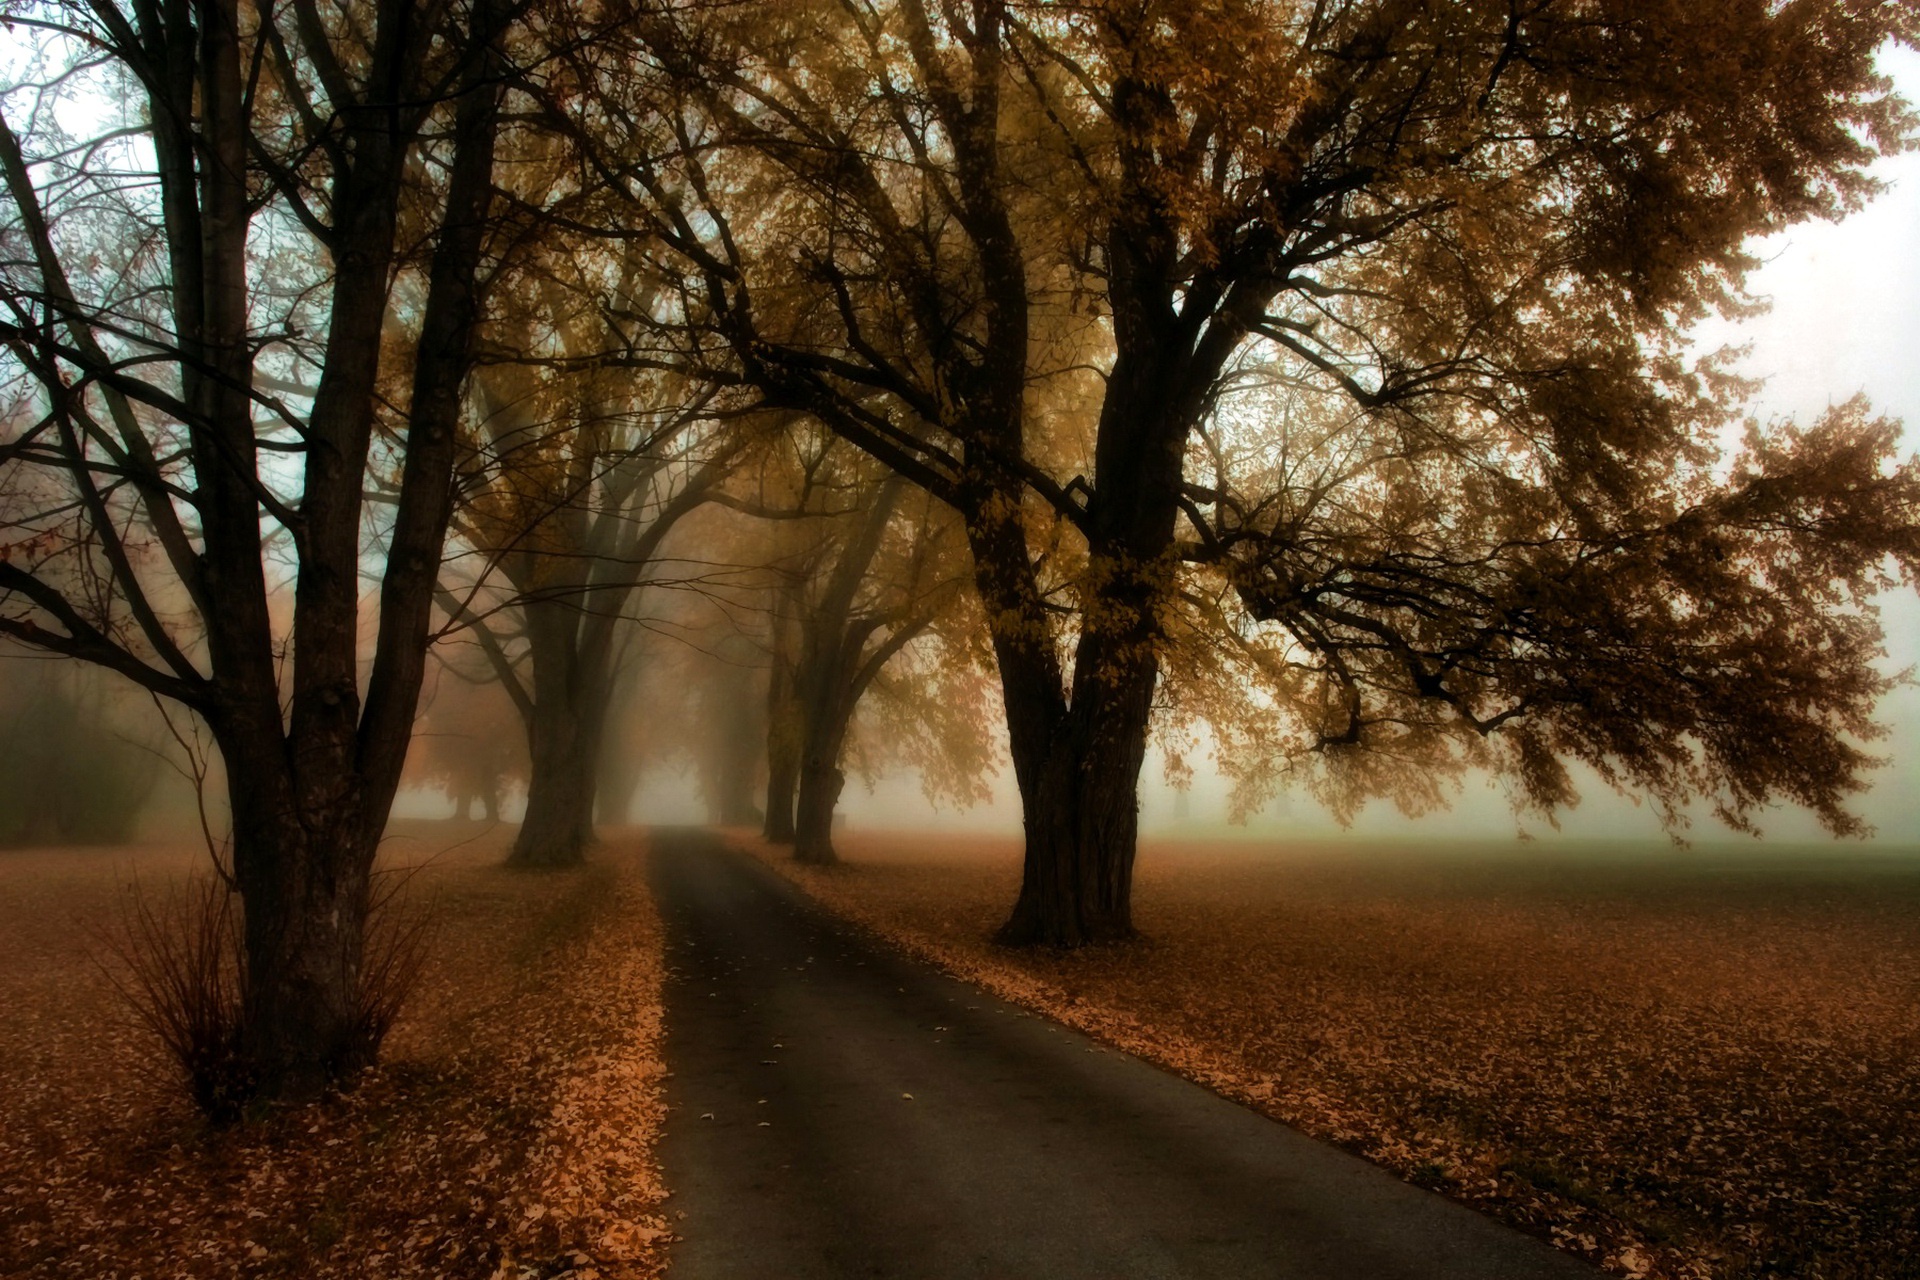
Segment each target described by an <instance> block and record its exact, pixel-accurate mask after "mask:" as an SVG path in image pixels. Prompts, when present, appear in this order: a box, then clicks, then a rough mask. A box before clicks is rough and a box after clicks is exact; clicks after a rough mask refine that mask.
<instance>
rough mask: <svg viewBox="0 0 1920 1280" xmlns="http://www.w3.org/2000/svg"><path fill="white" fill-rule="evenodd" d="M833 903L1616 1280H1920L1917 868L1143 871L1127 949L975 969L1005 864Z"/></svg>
mask: <svg viewBox="0 0 1920 1280" xmlns="http://www.w3.org/2000/svg"><path fill="white" fill-rule="evenodd" d="M741 843H742V844H744V845H746V846H747V847H749V848H751V849H753V850H754V851H756V852H757V853H759V854H760V855H761V856H762V857H766V858H768V859H769V860H770V861H774V862H775V863H776V865H778V866H780V868H781V869H782V870H783V871H784V872H785V873H786V874H788V875H790V876H792V877H794V878H795V879H796V880H797V881H798V882H799V883H800V884H802V885H803V886H804V887H806V888H807V889H809V890H810V891H811V892H813V893H814V894H815V895H817V896H818V897H820V898H821V899H822V900H824V901H825V902H826V903H828V904H829V905H830V906H832V907H834V908H836V909H837V910H839V911H841V912H842V913H843V914H846V915H848V916H850V917H853V918H855V919H857V920H859V921H861V922H863V923H865V924H867V925H868V926H870V927H872V928H874V929H876V930H877V931H879V932H880V933H882V934H884V935H886V936H888V937H890V938H892V939H894V940H895V941H897V942H898V943H900V944H902V945H904V946H905V947H906V948H908V949H909V950H911V951H914V952H916V953H919V954H921V955H923V956H926V957H928V958H930V959H932V960H934V961H935V962H936V963H939V964H941V965H943V966H945V967H947V968H949V969H951V970H953V971H955V972H957V973H959V974H961V975H962V976H965V977H969V978H972V979H974V980H977V981H980V982H982V983H983V984H984V985H986V986H988V987H990V988H992V989H994V990H995V991H997V992H998V993H1000V994H1001V995H1003V996H1006V997H1008V998H1011V999H1014V1000H1016V1001H1019V1002H1021V1003H1024V1004H1026V1005H1028V1006H1030V1007H1033V1008H1036V1009H1040V1010H1043V1011H1045V1012H1047V1013H1049V1014H1051V1015H1053V1016H1054V1017H1056V1018H1059V1019H1060V1020H1062V1021H1064V1022H1067V1023H1070V1024H1072V1025H1074V1026H1077V1027H1079V1028H1082V1029H1083V1030H1086V1031H1088V1032H1090V1033H1092V1034H1094V1035H1095V1036H1098V1037H1100V1038H1102V1039H1104V1040H1106V1041H1108V1042H1110V1043H1113V1044H1115V1045H1118V1046H1120V1047H1122V1048H1125V1049H1127V1050H1130V1051H1132V1052H1135V1053H1138V1054H1140V1055H1142V1056H1144V1057H1147V1058H1150V1059H1153V1060H1156V1061H1158V1062H1161V1063H1163V1064H1165V1065H1166V1066H1168V1067H1170V1068H1172V1069H1174V1070H1176V1071H1179V1072H1181V1073H1182V1074H1185V1075H1187V1076H1189V1077H1191V1078H1193V1079H1196V1080H1199V1081H1201V1082H1203V1083H1205V1084H1207V1085H1209V1086H1211V1087H1212V1088H1214V1089H1216V1090H1218V1091H1220V1092H1221V1093H1223V1094H1226V1095H1228V1096H1230V1097H1233V1098H1237V1099H1239V1100H1241V1101H1244V1102H1246V1103H1248V1104H1250V1105H1252V1106H1255V1107H1257V1108H1259V1109H1261V1110H1262V1111H1265V1112H1267V1113H1268V1114H1270V1115H1273V1116H1275V1117H1276V1118H1278V1119H1281V1120H1284V1121H1287V1122H1288V1123H1290V1124H1293V1125H1296V1126H1298V1127H1299V1128H1301V1129H1303V1130H1305V1131H1306V1132H1308V1133H1311V1134H1313V1135H1315V1136H1317V1137H1321V1138H1325V1139H1329V1140H1331V1141H1334V1142H1337V1143H1339V1144H1341V1145H1343V1146H1345V1147H1347V1148H1349V1149H1351V1150H1353V1151H1356V1152H1358V1153H1360V1154H1362V1155H1364V1156H1366V1157H1368V1158H1369V1159H1372V1160H1374V1161H1376V1162H1378V1163H1380V1164H1382V1165H1385V1166H1387V1167H1388V1168H1390V1169H1393V1170H1394V1171H1396V1172H1397V1173H1399V1174H1400V1175H1401V1176H1403V1177H1405V1178H1407V1179H1409V1180H1411V1181H1414V1182H1417V1183H1420V1184H1423V1185H1426V1186H1430V1187H1432V1188H1434V1189H1436V1190H1439V1191H1441V1192H1443V1193H1445V1194H1447V1195H1449V1196H1452V1197H1454V1198H1456V1199H1459V1200H1462V1201H1464V1202H1466V1203H1468V1204H1471V1205H1473V1206H1475V1207H1477V1208H1480V1209H1482V1210H1485V1211H1487V1212H1489V1213H1492V1214H1494V1215H1495V1216H1497V1217H1499V1218H1502V1219H1504V1220H1506V1221H1508V1222H1510V1223H1513V1224H1515V1225H1517V1226H1520V1227H1523V1228H1525V1229H1527V1230H1530V1231H1532V1232H1534V1233H1536V1234H1539V1235H1542V1236H1546V1237H1549V1238H1551V1239H1553V1240H1554V1241H1556V1242H1558V1243H1560V1244H1561V1245H1562V1246H1563V1247H1566V1248H1568V1249H1571V1250H1573V1251H1575V1252H1578V1253H1581V1254H1583V1255H1585V1256H1587V1257H1589V1258H1591V1259H1593V1260H1595V1261H1598V1262H1602V1263H1604V1264H1605V1265H1606V1266H1607V1267H1609V1268H1611V1269H1612V1270H1614V1271H1615V1272H1617V1273H1620V1274H1623V1275H1630V1276H1658V1277H1726V1278H1728V1280H1734V1278H1739V1280H1746V1278H1749V1277H1762V1276H1796V1277H1827V1278H1832V1280H1841V1278H1845V1280H1855V1278H1858V1280H1864V1278H1865V1277H1881V1278H1887V1277H1910V1276H1920V859H1909V860H1907V861H1905V862H1901V861H1899V860H1887V859H1871V858H1864V857H1860V856H1854V857H1852V858H1844V857H1835V856H1832V855H1829V856H1827V857H1825V858H1822V859H1819V860H1801V861H1794V860H1791V859H1780V858H1774V859H1771V860H1757V859H1756V858H1755V856H1754V855H1752V854H1749V855H1747V856H1746V857H1745V858H1744V859H1739V858H1730V857H1727V856H1723V855H1717V854H1710V853H1686V852H1675V851H1671V850H1664V851H1660V852H1658V853H1654V854H1639V855H1636V854H1632V853H1630V852H1628V851H1605V850H1594V849H1588V850H1584V851H1580V850H1574V851H1569V850H1567V849H1565V848H1560V849H1558V850H1556V849H1555V848H1554V847H1551V846H1537V847H1535V848H1533V849H1532V850H1531V851H1527V852H1522V851H1514V852H1505V853H1495V852H1487V851H1474V850H1471V849H1466V848H1458V849H1440V850H1433V849H1429V850H1424V851H1421V850H1413V849H1409V848H1402V849H1400V850H1397V851H1396V850H1394V849H1391V848H1371V847H1367V846H1364V845H1362V844H1361V843H1360V842H1357V841H1354V842H1341V843H1328V844H1325V845H1321V846H1318V847H1314V846H1302V847H1298V848H1294V849H1290V850H1286V851H1282V850H1280V849H1278V848H1272V847H1268V848H1256V847H1254V846H1248V845H1243V846H1239V847H1235V846H1233V845H1228V844H1220V845H1215V846H1211V847H1208V846H1198V845H1196V846H1189V847H1178V846H1171V845H1166V844H1160V845H1153V844H1149V845H1148V846H1146V847H1145V848H1144V849H1143V851H1142V855H1141V859H1140V871H1139V876H1138V879H1137V881H1136V893H1135V913H1136V915H1135V918H1136V923H1137V924H1138V926H1139V928H1140V930H1141V931H1142V934H1143V937H1142V939H1141V940H1140V941H1138V942H1136V943H1130V944H1126V945H1122V946H1115V947H1107V948H1097V949H1093V950H1089V951H1084V952H1080V953H1077V954H1068V955H1062V954H1052V953H1044V952H1009V951H1005V950H1003V949H1000V948H997V947H994V946H993V945H992V944H991V943H990V942H989V941H988V939H989V937H990V935H991V933H992V931H993V929H994V928H995V927H996V926H997V925H998V924H999V923H1000V921H1001V920H1002V919H1003V918H1004V915H1005V912H1006V909H1007V908H1008V906H1009V905H1010V904H1011V902H1012V900H1013V894H1014V891H1015V890H1016V888H1017V886H1018V883H1019V854H1018V849H1017V846H1016V845H1015V844H1014V843H1013V842H1010V841H999V842H996V841H981V840H976V841H963V840H960V839H957V838H951V837H948V838H933V837H926V836H918V835H913V836H907V835H885V834H877V833H856V834H851V835H848V836H845V837H841V838H840V844H841V851H842V853H843V855H845V856H846V857H847V859H848V865H847V866H846V867H844V868H839V869H832V870H826V871H818V870H813V869H809V868H801V867H796V866H794V865H793V864H792V863H790V862H786V861H784V860H781V859H779V858H778V857H777V855H776V854H775V853H774V852H773V851H771V850H769V849H767V848H766V847H765V846H764V845H760V844H758V843H757V842H755V841H750V840H746V839H745V838H744V837H742V838H741Z"/></svg>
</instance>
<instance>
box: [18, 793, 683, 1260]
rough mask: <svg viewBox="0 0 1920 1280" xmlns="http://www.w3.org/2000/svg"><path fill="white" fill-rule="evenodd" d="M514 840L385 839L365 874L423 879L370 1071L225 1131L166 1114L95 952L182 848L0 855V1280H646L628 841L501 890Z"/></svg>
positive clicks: (173, 1094) (658, 1239) (649, 1245)
mask: <svg viewBox="0 0 1920 1280" xmlns="http://www.w3.org/2000/svg"><path fill="white" fill-rule="evenodd" d="M448 832H453V833H454V835H449V834H448ZM510 835H511V831H510V830H500V829H496V830H493V831H484V830H483V829H482V828H480V827H479V825H478V824H475V825H474V826H472V827H457V826H455V824H428V823H421V824H415V825H413V826H411V827H407V828H402V829H399V830H397V832H396V833H395V834H393V835H390V837H389V841H388V845H387V847H386V850H385V851H384V852H383V858H384V859H386V860H387V861H390V862H398V863H403V864H424V865H423V869H421V870H420V871H418V872H417V873H416V874H415V875H414V876H413V878H412V880H411V881H410V883H409V886H408V890H407V892H408V894H409V896H410V897H411V898H412V899H413V901H415V902H416V903H420V904H424V906H425V909H427V910H429V911H430V912H431V916H432V921H433V924H432V933H431V941H430V944H429V945H430V950H429V955H428V959H427V963H426V967H425V970H424V972H423V975H422V979H421V982H420V985H419V987H418V989H417V990H416V991H415V993H414V995H413V998H412V999H411V1001H410V1002H409V1004H408V1006H407V1008H406V1010H405V1012H403V1014H402V1018H401V1021H400V1023H399V1024H398V1025H397V1026H396V1027H395V1029H394V1032H393V1034H392V1035H391V1037H390V1038H389V1040H388V1044H387V1051H386V1054H385V1056H384V1062H383V1064H382V1066H381V1067H379V1068H378V1069H376V1070H374V1071H371V1072H369V1073H367V1074H366V1076H365V1077H364V1078H362V1079H361V1080H359V1081H358V1082H356V1086H355V1087H354V1088H353V1089H352V1090H351V1091H350V1092H347V1093H344V1094H341V1095H338V1096H335V1097H331V1098H328V1099H325V1100H323V1101H321V1102H318V1103H315V1104H313V1105H310V1106H305V1107H297V1108H286V1109H279V1110H275V1111H271V1112H262V1113H260V1114H256V1115H253V1116H251V1117H249V1118H248V1119H247V1120H246V1121H245V1122H243V1123H241V1124H238V1125H235V1126H232V1127H229V1128H227V1129H224V1130H212V1129H209V1128H208V1127H207V1126H206V1125H204V1124H203V1123H201V1122H200V1121H199V1120H198V1118H197V1117H196V1116H195V1114H194V1113H193V1111H192V1110H191V1108H190V1107H189V1106H188V1105H187V1104H186V1103H185V1102H184V1100H183V1097H182V1095H181V1091H180V1090H179V1088H178V1087H177V1086H176V1085H175V1084H174V1083H173V1082H172V1081H171V1080H170V1079H169V1078H168V1076H167V1072H166V1070H165V1066H164V1064H163V1063H162V1062H160V1061H159V1060H158V1059H157V1058H156V1056H155V1052H154V1049H153V1047H152V1046H151V1045H150V1044H149V1043H148V1042H147V1040H146V1038H145V1037H144V1035H143V1034H142V1033H141V1032H140V1031H139V1030H138V1029H137V1028H136V1027H135V1026H133V1025H132V1023H131V1021H130V1019H129V1018H128V1016H127V1014H126V1012H125V1010H124V1006H123V1005H121V1003H120V1002H119V1000H118V997H117V995H116V993H115V991H114V987H113V985H112V982H111V981H110V979H109V977H108V973H107V970H106V967H105V965H106V964H109V963H111V961H103V959H102V958H103V957H110V956H111V955H112V951H111V948H110V947H107V946H104V945H102V942H101V938H102V931H103V930H105V929H111V928H113V927H114V926H115V924H116V923H117V922H118V921H120V920H121V919H122V915H121V912H122V910H123V907H122V904H123V902H124V900H125V894H126V892H127V886H128V885H129V883H131V882H133V881H134V880H136V879H137V880H138V881H139V883H140V884H142V885H143V886H149V887H151V886H154V885H157V884H159V883H162V882H164V881H166V880H167V879H168V878H170V877H175V876H179V875H181V874H184V873H185V872H186V871H187V870H188V869H189V868H191V867H193V866H195V865H196V863H197V862H199V861H201V860H203V859H204V857H205V855H204V854H203V853H196V852H194V851H190V850H185V849H157V848H131V847H129V848H121V849H113V850H97V849H87V850H75V849H62V850H39V851H20V852H7V853H0V1274H3V1275H6V1276H10V1277H11V1276H19V1277H56V1276H57V1277H66V1276H81V1277H88V1278H89V1280H94V1278H97V1280H109V1278H113V1277H119V1278H123V1280H132V1278H133V1277H145V1278H147V1280H171V1278H173V1277H180V1278H182V1280H217V1278H222V1277H229V1276H233V1277H277V1276H301V1277H309V1276H311V1277H333V1276H338V1277H349V1276H351V1277H369V1276H379V1277H383V1278H385V1277H393V1278H395V1280H399V1278H402V1277H448V1278H450V1280H451V1278H462V1280H464V1278H466V1277H472V1278H474V1280H529V1278H531V1277H554V1276H562V1275H565V1276H572V1277H575V1278H576V1280H592V1278H593V1277H605V1278H608V1280H622V1278H630V1277H646V1276H655V1275H658V1274H659V1272H660V1269H661V1265H662V1262H661V1259H662V1254H663V1245H664V1243H665V1240H666V1239H667V1232H666V1231H665V1228H664V1223H663V1221H662V1220H661V1219H660V1217H659V1216H658V1214H657V1209H658V1205H659V1202H660V1200H661V1199H662V1198H663V1196H664V1194H665V1192H664V1190H663V1188H662V1186H661V1183H660V1179H659V1175H658V1170H657V1168H656V1167H655V1165H654V1163H653V1159H652V1154H651V1151H652V1141H653V1135H654V1134H655V1133H657V1131H658V1127H659V1122H660V1119H661V1116H662V1103H661V1101H660V1082H661V1074H662V1067H661V1065H660V1060H659V1037H660V981H661V974H662V965H661V938H660V926H659V922H658V917H657V916H656V915H655V913H654V910H653V907H652V903H651V901H650V899H649V898H648V896H647V890H646V884H645V879H644V877H643V875H642V874H641V866H642V861H643V857H644V851H643V849H642V847H641V844H642V842H641V841H640V839H639V838H637V837H626V838H615V839H613V840H610V841H609V842H608V844H607V846H606V847H604V848H602V849H601V850H600V851H599V853H598V855H597V856H596V858H595V860H594V861H593V863H592V864H591V865H590V866H588V867H586V868H584V869H582V870H579V871H573V872H564V873H516V872H512V871H508V870H506V869H504V868H502V867H500V866H499V865H498V864H499V862H500V859H501V857H502V856H503V854H504V851H505V841H506V839H507V837H508V836H510ZM456 837H459V838H458V839H456ZM449 846H451V847H449Z"/></svg>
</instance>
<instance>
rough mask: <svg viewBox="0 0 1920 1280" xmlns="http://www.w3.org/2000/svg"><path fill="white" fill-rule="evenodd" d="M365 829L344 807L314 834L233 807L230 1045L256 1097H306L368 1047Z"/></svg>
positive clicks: (283, 815) (375, 1035) (369, 854)
mask: <svg viewBox="0 0 1920 1280" xmlns="http://www.w3.org/2000/svg"><path fill="white" fill-rule="evenodd" d="M238 785H239V786H240V787H244V786H245V785H246V784H245V783H244V782H241V783H240V784H238ZM235 799H236V800H237V801H238V800H239V797H235ZM373 826H374V824H372V823H370V822H368V821H367V818H366V815H364V814H361V813H353V812H348V813H342V814H341V815H339V817H338V819H337V821H336V823H335V824H334V825H333V826H332V827H331V829H327V828H322V829H318V830H315V829H311V828H309V827H308V826H307V825H306V824H305V823H303V822H300V821H298V820H297V819H295V818H294V816H293V815H292V814H291V813H288V812H285V811H284V810H283V811H281V812H279V813H267V812H260V811H259V809H258V807H257V806H253V805H249V804H246V803H244V802H240V803H237V804H236V806H235V810H234V824H233V841H234V871H235V876H236V879H237V881H238V884H239V887H240V892H241V897H242V900H243V901H244V902H245V903H246V908H245V911H244V912H243V919H244V928H245V941H246V956H247V980H246V983H245V996H246V999H245V1006H244V1008H243V1010H242V1019H241V1043H240V1048H241V1052H242V1053H243V1054H244V1055H245V1057H246V1059H247V1060H248V1063H249V1065H250V1067H251V1068H252V1070H253V1071H254V1072H255V1073H256V1076H257V1079H256V1082H255V1084H256V1087H257V1088H258V1090H259V1092H261V1093H262V1094H264V1095H265V1096H267V1097H271V1098H281V1099H294V1100H297V1099H302V1098H310V1097H313V1096H315V1095H317V1094H318V1093H320V1092H321V1090H322V1089H324V1088H325V1087H326V1086H327V1085H328V1084H330V1083H332V1082H334V1081H337V1080H341V1079H344V1078H346V1077H348V1076H350V1075H351V1074H352V1073H354V1072H356V1071H358V1070H359V1069H361V1068H362V1067H366V1066H369V1065H371V1064H372V1063H373V1061H374V1059H375V1057H376V1055H377V1054H378V1052H379V1048H380V1045H379V1032H380V1030H381V1028H379V1027H377V1026H375V1025H373V1023H372V1022H371V1020H370V1019H369V1017H368V1016H367V1014H368V1010H367V1008H366V1007H365V1004H364V1000H363V997H364V995H365V992H364V990H363V984H362V982H361V958H362V954H363V950H364V945H365V940H366V925H367V905H368V892H367V889H368V877H369V874H370V872H371V869H372V865H373V854H374V848H375V846H376V844H377V842H378V833H377V830H370V829H369V828H371V827H373Z"/></svg>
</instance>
